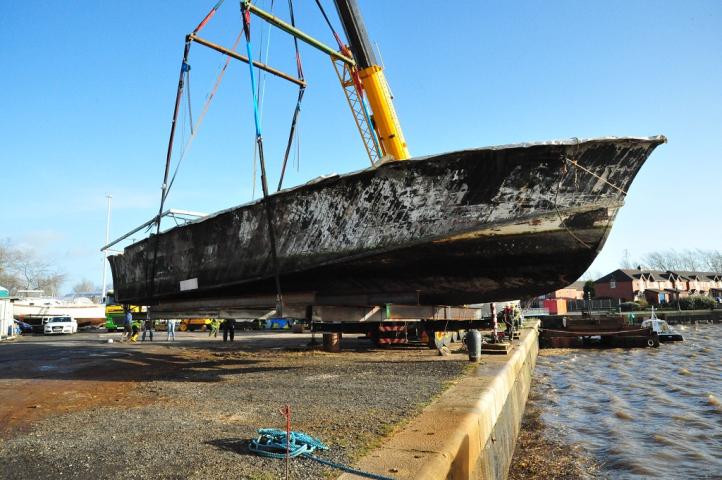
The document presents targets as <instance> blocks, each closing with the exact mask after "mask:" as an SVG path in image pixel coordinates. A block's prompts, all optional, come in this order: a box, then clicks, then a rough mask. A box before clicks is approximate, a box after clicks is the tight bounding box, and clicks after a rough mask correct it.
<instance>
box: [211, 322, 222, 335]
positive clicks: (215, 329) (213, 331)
mask: <svg viewBox="0 0 722 480" xmlns="http://www.w3.org/2000/svg"><path fill="white" fill-rule="evenodd" d="M220 326H221V321H220V320H218V319H217V318H214V319H213V320H211V331H210V332H208V336H209V337H210V336H214V337H217V336H218V329H219V328H220Z"/></svg>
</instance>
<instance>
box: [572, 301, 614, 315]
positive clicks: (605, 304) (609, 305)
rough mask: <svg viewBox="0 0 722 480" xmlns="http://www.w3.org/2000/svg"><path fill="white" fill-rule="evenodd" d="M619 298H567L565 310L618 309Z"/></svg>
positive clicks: (606, 310) (602, 310)
mask: <svg viewBox="0 0 722 480" xmlns="http://www.w3.org/2000/svg"><path fill="white" fill-rule="evenodd" d="M621 303H622V301H621V300H619V299H617V298H614V299H610V298H607V299H597V300H567V312H588V311H589V310H590V309H591V311H592V312H608V311H610V310H611V311H615V312H618V311H619V305H620V304H621Z"/></svg>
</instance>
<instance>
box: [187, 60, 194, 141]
mask: <svg viewBox="0 0 722 480" xmlns="http://www.w3.org/2000/svg"><path fill="white" fill-rule="evenodd" d="M186 98H187V99H188V122H189V123H190V127H191V135H193V111H192V110H191V69H190V68H188V71H187V72H186Z"/></svg>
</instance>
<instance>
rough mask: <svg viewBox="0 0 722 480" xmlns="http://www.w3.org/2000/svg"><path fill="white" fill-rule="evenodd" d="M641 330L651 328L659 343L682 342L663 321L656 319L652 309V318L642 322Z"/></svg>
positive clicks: (682, 339) (678, 335) (679, 335)
mask: <svg viewBox="0 0 722 480" xmlns="http://www.w3.org/2000/svg"><path fill="white" fill-rule="evenodd" d="M641 326H642V328H651V329H652V331H653V332H654V333H656V334H657V336H658V337H659V341H660V342H682V341H684V337H683V336H682V334H680V333H677V331H676V330H674V329H673V328H672V327H670V326H669V324H668V323H667V322H666V321H665V320H661V319H659V318H657V314H656V313H655V311H654V307H652V317H651V318H648V319H647V320H644V321H643V322H642V325H641Z"/></svg>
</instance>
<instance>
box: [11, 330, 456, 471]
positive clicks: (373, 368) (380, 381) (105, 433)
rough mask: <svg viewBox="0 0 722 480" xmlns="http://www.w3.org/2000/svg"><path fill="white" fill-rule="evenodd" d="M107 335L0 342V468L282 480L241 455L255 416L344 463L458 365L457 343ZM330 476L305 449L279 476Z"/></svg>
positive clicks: (260, 423) (440, 386) (273, 466)
mask: <svg viewBox="0 0 722 480" xmlns="http://www.w3.org/2000/svg"><path fill="white" fill-rule="evenodd" d="M108 338H114V339H117V338H118V335H117V334H100V333H81V334H76V335H72V336H66V337H59V338H47V337H43V336H29V337H24V338H21V339H20V340H18V341H16V342H13V343H9V344H3V345H0V458H2V459H3V460H2V461H1V462H0V478H8V479H10V478H34V479H35V478H37V479H40V478H53V479H57V478H82V479H85V478H88V479H90V478H93V479H97V478H123V479H125V478H132V479H135V478H169V479H170V478H174V479H175V478H197V479H201V478H203V479H216V478H217V479H223V478H248V479H266V478H268V479H271V478H281V477H282V476H283V475H282V472H283V462H282V461H279V460H273V459H266V458H261V457H258V456H255V455H253V454H251V453H250V452H249V450H248V442H249V440H250V439H252V438H254V437H255V436H256V430H257V429H258V428H263V427H282V426H283V424H284V420H283V418H282V416H281V415H280V413H279V409H280V408H281V407H282V406H283V405H285V404H289V405H290V406H291V409H292V428H293V429H294V430H300V431H303V432H306V433H308V434H311V435H314V436H316V437H317V438H319V439H321V440H322V441H324V442H325V443H327V444H328V445H329V446H330V447H331V448H330V450H328V451H326V452H322V453H320V456H321V457H323V458H325V459H329V460H332V461H336V462H342V463H352V462H353V461H354V460H355V459H357V458H359V457H360V456H362V455H363V454H364V453H365V452H366V451H368V450H369V449H370V448H372V447H374V446H375V445H377V444H378V443H379V442H380V441H381V440H382V439H383V438H384V436H386V435H387V434H389V433H390V432H392V431H393V430H394V429H395V428H396V427H398V425H399V424H402V423H403V422H404V421H405V420H406V419H408V418H410V417H412V416H413V415H414V414H415V413H417V412H418V411H419V410H420V409H421V408H422V407H423V406H424V405H426V404H428V403H429V402H430V401H432V400H433V398H435V397H436V396H438V395H439V394H440V393H441V392H442V391H443V390H444V389H445V388H446V387H447V386H448V385H449V384H450V382H453V381H454V379H456V378H458V377H459V376H460V375H462V374H463V372H464V371H465V369H466V368H467V365H468V361H467V359H466V357H465V356H464V355H463V354H454V355H451V356H447V357H439V356H438V355H437V354H436V352H435V351H432V350H428V349H425V348H405V349H395V350H376V349H371V348H370V345H369V344H368V343H367V342H366V341H362V340H358V339H356V338H353V337H345V338H344V341H343V347H344V349H345V351H344V352H343V353H342V354H330V353H325V352H319V351H315V350H309V349H308V348H307V343H308V341H309V339H310V337H309V335H306V334H304V335H294V334H290V333H261V332H239V335H238V336H237V338H236V340H237V341H236V342H234V343H232V344H231V343H223V342H221V341H220V340H218V339H213V338H208V336H207V334H205V333H179V334H178V340H177V341H176V342H175V343H171V342H165V341H158V339H159V338H161V339H164V338H165V335H164V334H158V335H156V342H153V343H149V342H146V343H137V344H128V343H117V342H116V343H112V344H108V343H106V342H107V339H108ZM337 473H339V472H338V471H336V470H331V469H329V468H327V467H323V466H322V465H320V464H318V463H316V462H313V461H311V460H306V459H297V460H294V461H293V462H292V465H291V476H290V478H309V479H310V478H323V477H333V476H334V475H335V474H337Z"/></svg>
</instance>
